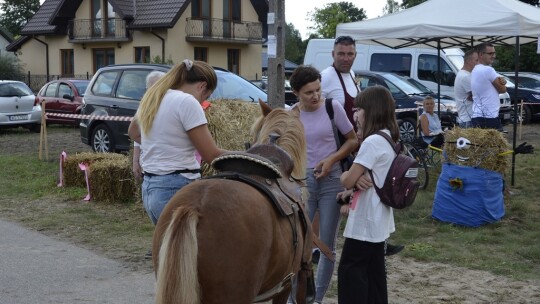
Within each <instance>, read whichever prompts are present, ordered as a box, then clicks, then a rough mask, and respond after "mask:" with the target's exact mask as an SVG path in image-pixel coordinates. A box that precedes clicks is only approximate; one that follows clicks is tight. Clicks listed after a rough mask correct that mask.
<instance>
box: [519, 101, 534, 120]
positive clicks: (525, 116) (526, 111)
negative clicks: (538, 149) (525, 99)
mask: <svg viewBox="0 0 540 304" xmlns="http://www.w3.org/2000/svg"><path fill="white" fill-rule="evenodd" d="M521 119H522V121H523V124H528V123H531V120H532V110H531V107H530V106H528V105H523V112H522V113H521Z"/></svg>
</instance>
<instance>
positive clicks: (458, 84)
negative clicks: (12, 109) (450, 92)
mask: <svg viewBox="0 0 540 304" xmlns="http://www.w3.org/2000/svg"><path fill="white" fill-rule="evenodd" d="M469 92H472V90H471V72H469V71H465V70H459V72H458V74H457V76H456V80H455V82H454V95H455V96H456V105H457V111H458V115H459V116H458V123H464V122H468V121H471V117H472V114H473V110H472V105H473V102H472V100H468V99H467V97H468V96H469Z"/></svg>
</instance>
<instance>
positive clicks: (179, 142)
mask: <svg viewBox="0 0 540 304" xmlns="http://www.w3.org/2000/svg"><path fill="white" fill-rule="evenodd" d="M216 86H217V76H216V73H215V72H214V69H213V68H212V67H211V66H209V65H208V64H207V63H205V62H202V61H191V60H188V59H186V60H184V61H183V62H182V63H180V64H178V65H175V66H174V67H173V68H172V69H171V70H170V71H169V72H168V73H167V74H165V76H163V77H162V78H161V79H160V80H158V81H157V82H156V83H155V84H154V85H153V86H152V87H150V88H149V89H148V91H147V92H146V94H145V95H144V96H143V98H142V100H141V103H140V106H139V109H138V110H137V114H136V115H135V120H134V121H133V122H132V123H131V124H130V126H129V131H128V132H129V136H130V137H131V138H132V139H133V140H135V141H136V142H139V143H140V144H141V149H142V150H143V151H144V153H143V155H142V163H143V168H142V169H143V171H144V173H143V175H144V177H143V183H142V198H143V204H144V207H145V209H146V212H147V213H148V216H149V217H150V219H151V220H152V223H154V225H155V224H156V223H157V221H158V219H159V215H160V214H161V211H162V210H163V208H164V207H165V205H166V204H167V202H168V201H169V200H170V199H171V197H172V196H173V195H174V194H175V193H176V192H177V191H178V190H180V188H182V187H183V186H185V185H187V184H188V183H190V182H192V181H193V180H195V179H198V178H200V176H201V175H200V164H199V162H198V161H197V160H196V158H195V151H196V150H197V151H199V153H200V154H201V156H202V159H203V160H204V161H206V162H208V163H210V162H211V161H212V160H213V159H214V158H216V157H217V156H219V155H220V154H222V153H223V150H221V149H219V148H218V147H217V146H216V143H215V142H214V140H213V138H212V135H211V134H210V131H209V130H208V126H207V121H206V117H205V115H204V111H203V108H202V107H201V103H202V102H203V101H204V100H206V99H207V98H208V97H209V96H210V95H211V94H212V92H213V91H214V89H215V88H216ZM139 126H140V128H139Z"/></svg>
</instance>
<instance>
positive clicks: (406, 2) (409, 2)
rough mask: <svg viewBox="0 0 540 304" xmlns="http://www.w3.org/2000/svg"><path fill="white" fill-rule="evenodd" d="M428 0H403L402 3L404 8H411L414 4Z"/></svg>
mask: <svg viewBox="0 0 540 304" xmlns="http://www.w3.org/2000/svg"><path fill="white" fill-rule="evenodd" d="M426 1H427V0H403V2H402V3H401V8H403V9H407V8H411V7H413V6H417V5H418V4H420V3H422V2H426Z"/></svg>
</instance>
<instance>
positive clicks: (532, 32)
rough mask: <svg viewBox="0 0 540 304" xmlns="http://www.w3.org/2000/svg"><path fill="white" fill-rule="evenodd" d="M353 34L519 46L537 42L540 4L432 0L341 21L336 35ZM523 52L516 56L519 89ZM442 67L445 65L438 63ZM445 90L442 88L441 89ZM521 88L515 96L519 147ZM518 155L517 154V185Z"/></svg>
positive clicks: (410, 42)
mask: <svg viewBox="0 0 540 304" xmlns="http://www.w3.org/2000/svg"><path fill="white" fill-rule="evenodd" d="M339 36H351V37H353V38H354V39H355V40H356V41H357V42H359V43H365V44H379V45H384V46H387V47H391V48H403V47H433V48H437V49H438V50H439V51H440V49H444V48H448V47H465V48H469V47H472V46H474V45H477V44H480V43H482V42H491V43H492V44H494V45H515V46H516V49H518V50H519V45H520V44H525V43H530V42H534V41H538V39H539V36H540V8H537V7H535V6H532V5H529V4H526V3H523V2H520V1H518V0H452V1H448V0H428V1H426V2H423V3H422V4H419V5H417V6H415V7H412V8H409V9H406V10H403V11H399V12H396V13H393V14H390V15H386V16H383V17H380V18H375V19H371V20H365V21H357V22H350V23H341V24H338V26H337V28H336V37H339ZM518 55H519V51H517V52H516V57H515V71H516V87H517V86H518V82H519V77H518V71H519V60H518V59H519V58H518ZM439 69H440V67H439ZM439 91H440V90H439ZM516 129H517V90H516V91H515V97H514V130H513V133H514V138H513V144H512V146H513V148H514V149H515V148H516V133H517V132H516ZM514 164H515V154H514V155H512V181H511V184H512V185H513V184H514V167H515V166H514Z"/></svg>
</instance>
